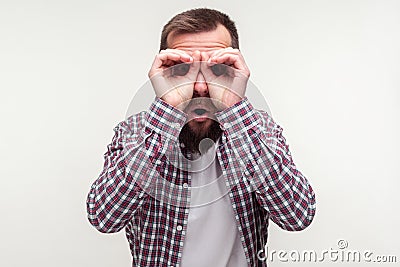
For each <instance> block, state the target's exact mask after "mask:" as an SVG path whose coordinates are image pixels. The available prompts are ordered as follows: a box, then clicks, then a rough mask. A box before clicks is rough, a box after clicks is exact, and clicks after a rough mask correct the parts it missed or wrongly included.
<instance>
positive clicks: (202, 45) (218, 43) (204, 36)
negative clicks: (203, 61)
mask: <svg viewBox="0 0 400 267" xmlns="http://www.w3.org/2000/svg"><path fill="white" fill-rule="evenodd" d="M231 43H232V40H231V36H230V34H229V32H228V30H227V29H226V28H225V27H224V26H222V25H221V24H220V25H218V26H217V28H216V29H215V30H212V31H208V32H198V33H174V32H171V33H170V34H169V35H168V37H167V44H168V48H171V49H180V50H185V51H187V52H192V51H195V50H199V51H202V52H207V51H213V50H217V49H221V48H226V47H230V46H231Z"/></svg>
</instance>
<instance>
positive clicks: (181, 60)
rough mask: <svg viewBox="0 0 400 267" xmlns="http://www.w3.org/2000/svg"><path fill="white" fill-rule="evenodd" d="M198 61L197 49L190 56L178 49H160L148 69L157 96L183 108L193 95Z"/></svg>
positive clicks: (198, 65) (198, 53)
mask: <svg viewBox="0 0 400 267" xmlns="http://www.w3.org/2000/svg"><path fill="white" fill-rule="evenodd" d="M199 61H200V52H199V51H196V52H194V53H193V54H192V55H191V56H190V55H189V54H187V53H186V52H185V51H182V50H178V49H166V50H162V51H160V53H159V54H158V55H157V56H156V58H155V59H154V62H153V65H152V66H151V69H150V71H149V78H150V80H151V83H152V85H153V89H154V91H155V93H156V95H157V97H160V98H161V99H162V100H164V101H165V102H167V103H169V104H170V105H172V106H174V107H177V108H179V109H181V110H183V109H184V108H185V107H186V105H187V104H188V101H189V100H190V99H191V98H192V96H193V84H194V82H195V80H196V76H197V73H198V71H199V68H200V63H199Z"/></svg>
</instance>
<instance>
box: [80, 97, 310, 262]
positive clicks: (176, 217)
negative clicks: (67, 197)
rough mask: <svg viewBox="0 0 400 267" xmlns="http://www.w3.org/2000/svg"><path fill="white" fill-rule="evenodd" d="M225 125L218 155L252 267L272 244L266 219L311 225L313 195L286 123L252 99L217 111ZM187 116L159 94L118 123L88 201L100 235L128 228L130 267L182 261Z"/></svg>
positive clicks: (293, 227) (292, 226) (285, 225)
mask: <svg viewBox="0 0 400 267" xmlns="http://www.w3.org/2000/svg"><path fill="white" fill-rule="evenodd" d="M216 118H217V120H218V122H219V123H220V125H221V128H222V129H223V134H222V136H221V139H220V142H219V145H218V147H217V151H216V154H217V158H218V160H219V162H220V165H221V169H222V172H223V175H224V179H225V184H226V186H227V188H229V190H228V192H227V194H228V195H229V198H230V200H231V203H232V208H233V211H234V214H235V218H236V223H237V227H238V230H239V234H240V236H241V242H242V245H243V249H244V253H245V256H246V258H247V262H248V266H266V263H265V262H263V261H261V260H259V259H258V258H257V253H258V251H260V250H262V249H264V246H265V244H266V241H267V227H268V222H269V219H271V220H272V221H273V222H275V223H276V224H277V225H278V226H279V227H281V228H282V229H285V230H289V231H299V230H302V229H304V228H306V227H307V226H308V225H309V224H310V223H311V221H312V219H313V217H314V214H315V196H314V192H313V190H312V188H311V186H310V185H309V183H308V181H307V179H306V178H305V177H304V176H303V175H302V174H301V173H300V171H298V170H297V168H296V166H295V164H294V163H293V160H292V157H291V155H290V152H289V148H288V146H287V145H286V143H285V139H284V137H283V136H282V128H281V127H280V126H278V125H277V124H276V123H275V122H274V121H273V119H272V118H271V117H270V116H269V115H268V114H267V113H266V112H264V111H259V110H255V109H254V108H253V107H252V105H251V104H250V102H249V101H248V99H247V98H244V99H243V100H242V101H240V102H238V103H236V104H235V105H234V106H232V107H230V108H228V109H226V110H224V111H222V112H219V113H217V114H216ZM185 123H186V115H185V113H183V112H181V111H179V110H177V109H176V108H174V107H172V106H170V105H169V104H167V103H166V102H164V101H162V100H160V99H156V100H155V101H154V102H153V103H152V105H151V107H150V109H149V111H148V112H141V113H139V114H136V115H134V116H131V117H129V118H128V119H127V120H125V121H123V122H121V123H120V124H119V125H118V126H117V127H116V128H115V129H114V131H115V135H114V138H113V140H112V142H111V144H110V145H108V149H107V152H106V153H105V163H104V168H103V171H102V172H101V174H100V177H99V178H98V179H97V180H96V181H95V182H94V183H93V185H92V187H91V189H90V192H89V194H88V199H87V210H88V218H89V221H90V223H91V224H92V225H93V226H94V227H96V229H98V230H99V231H100V232H103V233H113V232H118V231H120V230H121V229H122V228H125V230H126V236H127V239H128V241H129V245H130V249H131V253H132V256H133V263H132V266H151V267H154V266H179V265H180V260H181V257H182V249H183V246H184V242H185V234H186V229H187V223H188V215H189V210H190V209H189V206H190V184H191V177H190V172H189V171H187V170H188V169H187V167H190V161H185V160H182V157H180V156H179V153H177V151H179V143H178V136H179V132H180V129H181V127H182V126H183V125H184V124H185Z"/></svg>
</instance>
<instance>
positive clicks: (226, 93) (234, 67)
mask: <svg viewBox="0 0 400 267" xmlns="http://www.w3.org/2000/svg"><path fill="white" fill-rule="evenodd" d="M201 57H202V61H206V62H203V65H202V66H201V70H202V72H203V73H205V79H206V81H207V84H208V90H209V94H210V98H211V99H212V100H213V103H214V105H215V106H216V107H217V108H218V110H223V109H226V108H229V107H231V106H233V105H234V104H236V103H237V102H239V101H240V100H241V99H242V98H243V97H244V95H245V92H246V87H247V81H248V79H249V77H250V71H249V69H248V67H247V65H246V63H245V61H244V58H243V56H242V54H241V53H240V51H239V50H238V49H233V48H232V47H228V48H224V49H220V50H217V51H214V52H212V53H211V54H207V53H206V52H202V53H201ZM204 64H205V65H207V66H204Z"/></svg>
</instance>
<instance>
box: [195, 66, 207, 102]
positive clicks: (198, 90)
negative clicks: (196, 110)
mask: <svg viewBox="0 0 400 267" xmlns="http://www.w3.org/2000/svg"><path fill="white" fill-rule="evenodd" d="M193 94H194V96H197V97H206V96H208V86H207V82H206V80H205V79H204V76H203V74H202V73H201V72H200V71H199V73H198V74H197V77H196V82H195V83H194V88H193Z"/></svg>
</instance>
